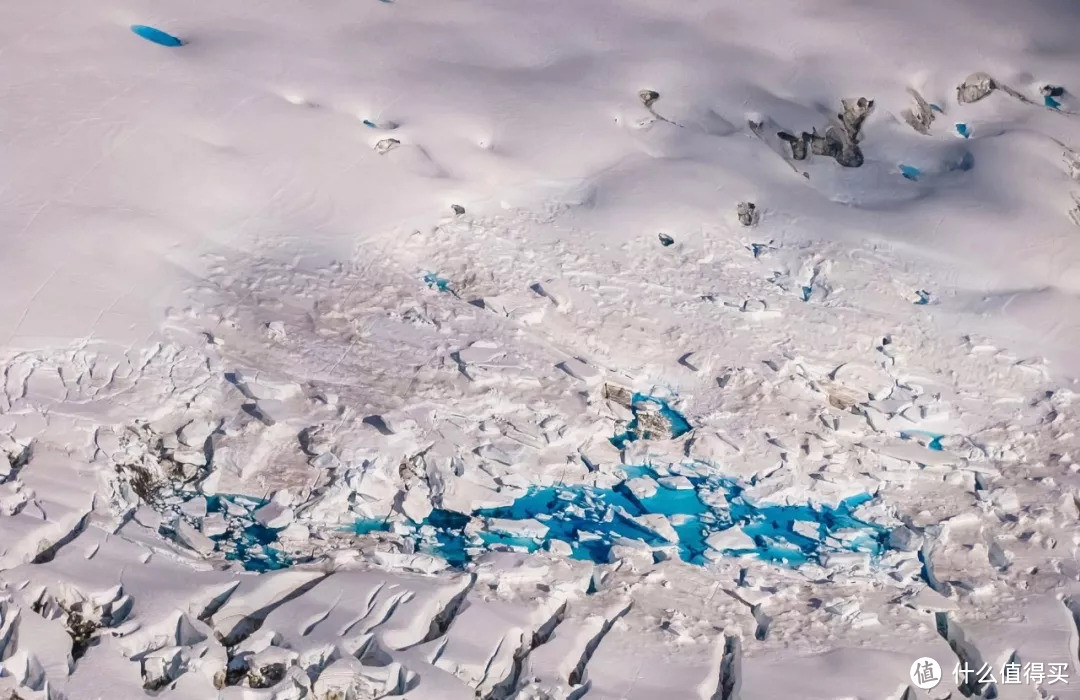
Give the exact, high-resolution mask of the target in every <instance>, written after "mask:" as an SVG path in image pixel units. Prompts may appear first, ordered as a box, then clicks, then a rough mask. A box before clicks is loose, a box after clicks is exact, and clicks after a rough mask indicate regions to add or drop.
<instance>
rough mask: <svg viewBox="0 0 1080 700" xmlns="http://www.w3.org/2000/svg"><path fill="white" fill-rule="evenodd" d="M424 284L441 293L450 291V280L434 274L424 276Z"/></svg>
mask: <svg viewBox="0 0 1080 700" xmlns="http://www.w3.org/2000/svg"><path fill="white" fill-rule="evenodd" d="M424 284H426V285H427V286H429V287H431V288H432V289H437V290H439V291H440V292H449V291H450V280H448V279H446V278H445V277H439V276H438V275H436V274H435V273H434V272H429V273H427V274H426V275H424Z"/></svg>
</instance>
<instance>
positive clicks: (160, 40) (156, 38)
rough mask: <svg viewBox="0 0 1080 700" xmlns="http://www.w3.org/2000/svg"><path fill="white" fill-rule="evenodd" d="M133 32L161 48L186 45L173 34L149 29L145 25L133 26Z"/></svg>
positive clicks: (152, 28)
mask: <svg viewBox="0 0 1080 700" xmlns="http://www.w3.org/2000/svg"><path fill="white" fill-rule="evenodd" d="M131 31H133V32H135V33H136V34H138V35H139V36H141V37H142V38H143V39H146V40H147V41H152V42H154V43H155V44H158V45H160V46H168V47H170V48H175V47H177V46H183V45H184V42H183V41H181V40H180V39H178V38H177V37H175V36H173V35H172V34H168V33H166V32H163V31H161V30H160V29H156V28H154V27H148V26H146V25H145V24H133V25H131Z"/></svg>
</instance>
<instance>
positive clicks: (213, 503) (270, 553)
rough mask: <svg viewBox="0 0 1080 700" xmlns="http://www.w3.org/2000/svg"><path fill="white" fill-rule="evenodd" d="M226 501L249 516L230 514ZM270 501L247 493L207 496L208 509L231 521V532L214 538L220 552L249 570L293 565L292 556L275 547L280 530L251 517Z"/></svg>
mask: <svg viewBox="0 0 1080 700" xmlns="http://www.w3.org/2000/svg"><path fill="white" fill-rule="evenodd" d="M197 498H198V496H197ZM225 501H228V502H229V504H231V505H232V506H233V509H232V510H233V511H239V510H240V509H243V510H244V511H245V515H239V516H237V515H229V514H228V513H229V510H228V509H227V508H226V503H225ZM266 503H267V502H266V501H261V500H258V499H255V498H247V497H244V496H227V495H217V496H207V497H206V511H207V512H208V513H223V514H226V520H227V521H228V522H229V530H228V531H227V532H225V533H224V534H222V535H217V536H215V537H211V538H210V539H212V540H213V541H214V542H215V544H216V545H217V550H218V551H219V552H221V551H224V552H225V559H227V560H228V561H238V562H240V563H241V564H243V566H244V569H246V570H247V571H273V570H275V569H284V568H287V567H289V566H291V565H292V561H291V560H290V559H289V557H288V556H286V555H285V553H284V552H282V551H281V550H280V549H278V548H277V547H274V546H273V545H274V543H275V542H277V539H278V531H277V530H275V529H273V528H269V527H266V526H265V525H262V524H260V523H258V522H256V521H255V519H254V518H253V517H251V513H252V512H253V511H255V510H257V509H258V508H260V507H261V506H264V505H266Z"/></svg>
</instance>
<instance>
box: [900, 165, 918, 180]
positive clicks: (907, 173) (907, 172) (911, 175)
mask: <svg viewBox="0 0 1080 700" xmlns="http://www.w3.org/2000/svg"><path fill="white" fill-rule="evenodd" d="M900 174H901V175H903V176H904V177H906V178H907V179H909V180H918V179H919V178H920V177H922V171H921V170H919V169H918V168H916V167H915V166H914V165H904V164H901V165H900Z"/></svg>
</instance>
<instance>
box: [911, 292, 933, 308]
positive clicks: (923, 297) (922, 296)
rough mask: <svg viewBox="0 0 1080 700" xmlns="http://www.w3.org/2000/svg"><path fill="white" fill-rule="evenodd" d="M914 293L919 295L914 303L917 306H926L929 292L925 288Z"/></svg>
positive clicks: (928, 300) (928, 301)
mask: <svg viewBox="0 0 1080 700" xmlns="http://www.w3.org/2000/svg"><path fill="white" fill-rule="evenodd" d="M915 295H916V296H917V297H919V298H918V299H916V300H915V304H916V305H918V306H926V305H927V304H929V303H930V292H928V291H926V290H925V289H920V290H918V291H916V292H915Z"/></svg>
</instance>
